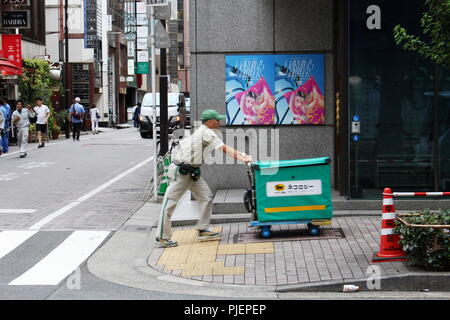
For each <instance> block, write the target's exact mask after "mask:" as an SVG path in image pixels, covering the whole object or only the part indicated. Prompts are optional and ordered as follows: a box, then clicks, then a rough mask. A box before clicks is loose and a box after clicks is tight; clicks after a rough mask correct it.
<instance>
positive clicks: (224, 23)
mask: <svg viewBox="0 0 450 320" xmlns="http://www.w3.org/2000/svg"><path fill="white" fill-rule="evenodd" d="M189 6H190V9H189V12H190V34H189V37H190V51H191V76H190V78H191V105H192V109H191V112H192V117H193V118H194V119H199V115H200V113H201V112H202V111H203V110H205V109H208V108H215V109H217V110H218V111H220V112H221V113H222V114H227V115H228V111H229V110H228V108H229V105H228V103H229V102H230V100H232V99H229V96H230V92H227V90H228V88H227V87H226V86H227V81H228V77H229V74H228V73H229V70H228V69H227V68H228V67H230V66H227V65H226V63H227V61H229V60H230V59H232V58H233V57H234V56H263V57H267V59H269V58H270V57H272V58H270V59H275V60H276V59H277V58H278V57H280V56H282V55H318V56H319V57H323V61H324V62H323V71H321V74H322V77H323V79H321V81H322V83H323V92H322V94H323V97H324V108H323V111H322V112H324V113H323V114H324V117H323V121H322V122H320V123H319V124H311V123H310V124H299V123H294V122H295V121H292V122H291V123H284V124H283V125H277V124H271V125H248V123H247V124H246V125H236V123H234V125H232V126H231V125H227V126H224V127H223V128H222V133H223V137H224V140H225V143H227V144H230V145H233V144H235V143H234V141H233V140H234V139H236V137H237V136H238V137H240V138H241V140H243V141H245V145H244V146H243V148H245V150H242V151H247V152H250V150H255V149H254V148H253V149H252V146H254V145H257V144H258V139H261V134H262V133H263V132H266V133H267V134H268V135H269V136H272V138H273V139H268V141H267V144H268V145H269V146H268V150H269V152H267V156H268V159H270V152H271V151H272V152H274V154H272V156H274V158H272V159H276V158H277V155H279V159H282V160H286V159H301V158H314V157H323V156H328V157H330V158H331V159H332V166H331V171H332V184H333V186H334V189H335V190H336V191H337V192H338V193H339V194H340V195H343V196H346V197H348V198H351V199H358V198H363V199H376V198H379V193H380V190H381V189H382V188H384V187H392V188H395V190H406V189H408V190H414V191H421V190H427V191H432V190H435V191H448V189H449V188H450V185H449V181H450V180H449V179H450V176H449V169H448V168H449V167H450V165H449V159H450V156H449V155H448V154H447V153H448V150H450V148H449V143H450V131H449V124H450V119H449V116H450V114H449V111H448V110H450V108H449V106H450V95H449V92H450V91H449V90H450V73H449V70H443V69H441V68H439V67H437V66H435V65H433V64H432V63H430V62H429V61H424V60H422V59H421V58H420V57H419V56H418V55H417V54H415V53H411V52H407V51H404V50H403V49H402V48H401V47H399V46H397V45H396V44H395V42H394V37H393V28H394V26H395V25H397V24H401V25H402V26H403V27H405V28H406V29H407V30H409V31H411V32H412V33H418V32H419V31H420V28H419V26H420V25H419V20H420V17H421V13H422V12H423V10H424V7H423V6H424V4H423V1H419V0H414V1H403V0H399V1H387V0H375V1H366V0H339V1H332V0H246V1H240V0H229V1H220V0H191V1H190V4H189ZM399 12H401V13H402V14H399ZM230 57H232V58H230ZM273 57H275V58H273ZM235 58H236V57H235ZM230 70H233V66H231V69H230ZM236 70H237V69H236ZM278 71H279V70H278ZM274 77H275V81H277V78H278V74H275V76H274ZM249 79H250V77H249ZM299 79H300V78H299ZM302 84H303V85H306V83H305V82H303V83H302V81H301V80H300V81H298V82H297V85H302ZM300 88H301V87H300ZM245 89H248V88H247V87H246V86H245V84H243V88H240V90H242V91H243V90H245ZM274 91H275V92H273V95H274V97H275V99H276V102H277V103H278V102H279V101H281V100H282V99H283V98H284V97H283V92H281V91H280V90H278V89H277V88H276V89H275V90H274ZM236 97H237V95H236ZM232 98H233V97H232ZM286 99H287V98H286ZM276 112H277V115H276V116H277V118H276V119H277V121H278V120H279V118H281V115H279V114H278V112H279V110H276ZM228 116H229V115H228ZM229 122H230V118H228V119H227V123H229ZM352 122H356V123H352ZM277 123H278V122H277ZM280 123H281V122H280ZM355 125H356V126H358V125H359V128H360V131H359V132H358V130H357V129H354V130H355V131H352V128H354V126H355ZM227 129H233V132H234V135H231V136H230V139H228V140H229V141H228V140H227ZM239 130H240V131H241V132H240V133H239ZM236 132H237V133H236ZM255 137H257V138H255ZM254 139H257V140H254ZM267 144H266V145H267ZM273 144H276V145H275V146H274V145H273ZM260 147H261V146H259V148H260ZM255 153H256V154H254V157H255V156H257V154H258V153H259V154H261V150H258V152H255ZM263 160H264V159H263ZM224 161H225V160H224ZM225 162H226V161H225ZM203 172H204V176H205V177H206V179H207V180H208V183H209V184H210V186H211V188H212V189H213V191H217V190H219V189H242V188H246V187H247V186H248V180H247V177H246V175H245V174H244V172H243V167H242V166H240V165H238V164H227V165H219V164H213V165H209V166H205V168H204V170H203Z"/></svg>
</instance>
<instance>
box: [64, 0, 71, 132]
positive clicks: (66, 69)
mask: <svg viewBox="0 0 450 320" xmlns="http://www.w3.org/2000/svg"><path fill="white" fill-rule="evenodd" d="M64 16H65V20H64V33H65V44H66V46H65V55H64V76H65V78H64V80H65V81H64V88H65V90H66V92H65V95H64V101H65V109H66V110H67V111H69V104H70V101H69V92H70V89H69V26H68V21H69V0H65V7H64ZM68 113H69V112H68ZM69 138H70V115H68V116H67V119H66V139H69Z"/></svg>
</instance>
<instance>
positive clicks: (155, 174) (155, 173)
mask: <svg viewBox="0 0 450 320" xmlns="http://www.w3.org/2000/svg"><path fill="white" fill-rule="evenodd" d="M150 14H151V19H150V38H151V51H152V57H151V59H152V98H153V142H154V151H153V201H154V202H158V150H157V149H158V148H157V146H158V145H157V141H158V139H157V137H156V61H155V56H156V52H155V51H156V48H155V7H153V6H151V7H150Z"/></svg>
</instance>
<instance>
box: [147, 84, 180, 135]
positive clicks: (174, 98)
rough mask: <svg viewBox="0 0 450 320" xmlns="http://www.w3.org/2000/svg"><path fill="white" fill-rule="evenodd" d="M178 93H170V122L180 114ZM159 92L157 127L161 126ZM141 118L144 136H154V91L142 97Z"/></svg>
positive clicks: (168, 100)
mask: <svg viewBox="0 0 450 320" xmlns="http://www.w3.org/2000/svg"><path fill="white" fill-rule="evenodd" d="M178 101H179V100H178V93H168V96H167V106H168V116H167V118H168V120H169V123H170V122H171V120H172V119H175V118H176V116H178V114H179V112H178ZM159 109H160V107H159V92H157V93H156V127H159V115H160V110H159ZM139 120H140V129H139V131H140V133H141V137H142V138H151V139H152V138H153V123H152V121H153V93H146V94H145V95H144V98H143V99H142V105H141V115H140V117H139Z"/></svg>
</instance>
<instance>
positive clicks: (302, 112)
mask: <svg viewBox="0 0 450 320" xmlns="http://www.w3.org/2000/svg"><path fill="white" fill-rule="evenodd" d="M225 70H226V71H225V72H226V74H225V78H226V112H227V125H298V124H300V125H302V124H316V125H317V124H324V117H325V112H324V111H325V104H324V101H325V100H324V99H325V97H324V90H325V79H324V55H323V54H296V55H233V56H226V67H225Z"/></svg>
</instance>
